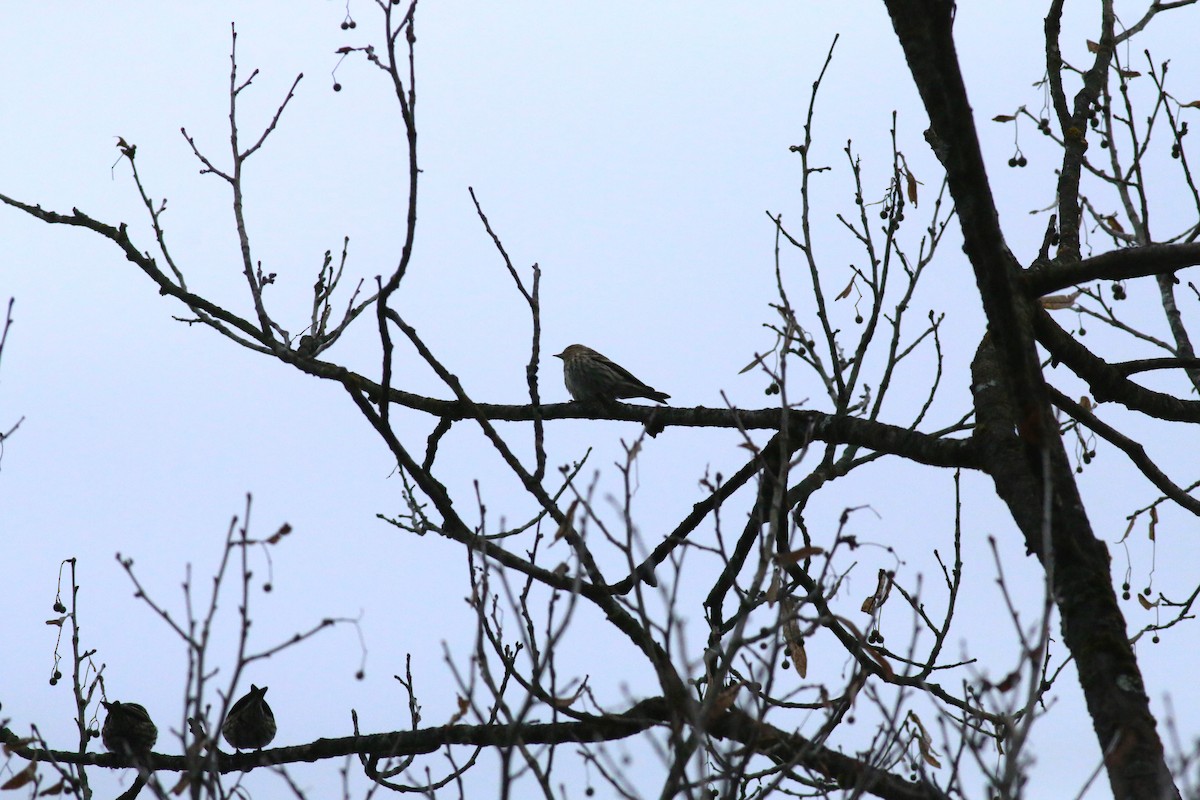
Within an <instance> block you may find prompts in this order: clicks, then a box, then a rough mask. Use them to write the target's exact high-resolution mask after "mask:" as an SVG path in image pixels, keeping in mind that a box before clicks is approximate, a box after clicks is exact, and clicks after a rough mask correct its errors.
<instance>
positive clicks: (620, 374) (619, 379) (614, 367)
mask: <svg viewBox="0 0 1200 800" xmlns="http://www.w3.org/2000/svg"><path fill="white" fill-rule="evenodd" d="M554 357H555V358H561V359H562V361H563V381H564V382H565V383H566V384H567V391H568V392H570V393H571V397H573V398H575V399H576V400H584V401H587V400H599V401H601V402H603V403H607V402H609V401H611V400H620V399H624V398H627V397H645V398H646V399H647V400H653V401H654V402H656V403H665V402H667V398H669V397H670V396H671V395H669V394H665V393H663V392H660V391H658V390H656V389H652V388H650V387H649V386H647V385H646V384H644V383H642V382H641V381H639V380H638V379H637V378H635V377H633V375H632V374H631V373H630V372H629V370H627V369H625V368H624V367H622V366H621V365H620V364H616V363H614V362H612V361H610V360H608V359H607V358H605V357H604V356H602V355H600V354H599V353H597V352H596V351H595V350H593V349H592V348H590V347H584V346H583V345H581V344H573V345H571V346H570V347H568V348H567V349H566V350H563V351H562V352H561V353H556V354H555V356H554Z"/></svg>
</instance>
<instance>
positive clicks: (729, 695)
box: [710, 681, 745, 716]
mask: <svg viewBox="0 0 1200 800" xmlns="http://www.w3.org/2000/svg"><path fill="white" fill-rule="evenodd" d="M744 685H745V684H744V682H743V681H737V682H736V683H734V684H732V685H731V686H726V687H725V688H724V689H722V690H721V691H719V692H717V696H716V697H714V698H713V703H712V706H711V707H710V708H711V709H712V711H711V712H710V716H716V715H718V714H723V713H725V712H726V711H728V710H729V708H730V707H731V706H732V705H733V701H734V700H736V699H737V696H738V692H740V691H741V690H742V686H744Z"/></svg>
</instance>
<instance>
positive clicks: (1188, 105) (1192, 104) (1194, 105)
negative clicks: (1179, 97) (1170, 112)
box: [1180, 100, 1200, 108]
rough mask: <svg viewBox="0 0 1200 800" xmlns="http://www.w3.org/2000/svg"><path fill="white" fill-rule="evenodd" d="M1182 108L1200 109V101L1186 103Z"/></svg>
mask: <svg viewBox="0 0 1200 800" xmlns="http://www.w3.org/2000/svg"><path fill="white" fill-rule="evenodd" d="M1180 108H1200V100H1193V101H1192V102H1190V103H1184V104H1183V105H1182V106H1180Z"/></svg>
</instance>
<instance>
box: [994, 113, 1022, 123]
mask: <svg viewBox="0 0 1200 800" xmlns="http://www.w3.org/2000/svg"><path fill="white" fill-rule="evenodd" d="M1015 119H1016V117H1014V116H1013V115H1012V114H997V115H996V116H994V117H992V122H1012V121H1013V120H1015Z"/></svg>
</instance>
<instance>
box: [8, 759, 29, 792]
mask: <svg viewBox="0 0 1200 800" xmlns="http://www.w3.org/2000/svg"><path fill="white" fill-rule="evenodd" d="M36 766H37V762H36V761H30V762H29V763H28V764H26V765H25V769H23V770H21V771H20V772H18V773H17V774H15V775H13V776H12V777H11V778H9V779H8V780H7V781H5V782H4V785H3V786H0V790H5V789H20V788H21V787H22V786H24V785H25V784H27V783H30V782H31V781H33V779H34V778H36V777H37V770H36V769H35V767H36Z"/></svg>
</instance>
